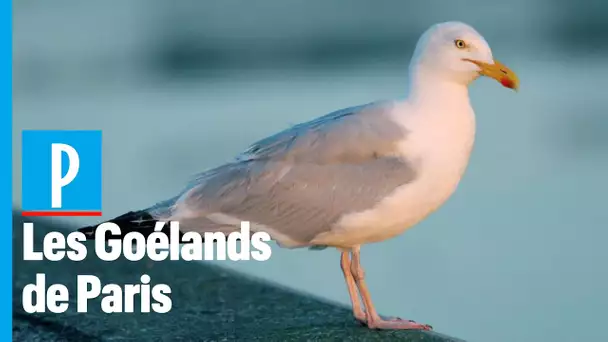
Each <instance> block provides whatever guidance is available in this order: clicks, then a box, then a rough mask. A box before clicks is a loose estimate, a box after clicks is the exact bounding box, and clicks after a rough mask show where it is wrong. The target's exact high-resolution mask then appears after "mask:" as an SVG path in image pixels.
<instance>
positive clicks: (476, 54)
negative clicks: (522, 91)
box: [412, 22, 519, 90]
mask: <svg viewBox="0 0 608 342" xmlns="http://www.w3.org/2000/svg"><path fill="white" fill-rule="evenodd" d="M412 62H413V63H414V64H415V66H416V67H418V68H424V69H425V70H426V71H430V72H433V73H440V74H442V75H444V76H445V77H449V78H450V79H453V80H454V81H457V82H460V83H463V84H467V85H468V84H469V83H471V82H472V81H474V80H475V79H477V78H478V77H479V76H487V77H490V78H493V79H495V80H497V81H498V82H499V83H500V84H502V85H503V86H505V87H507V88H511V89H515V90H517V89H518V87H519V79H518V78H517V75H516V74H515V73H514V72H513V71H512V70H511V69H509V68H508V67H506V66H505V65H504V64H502V63H500V62H499V61H497V60H495V59H494V57H493V55H492V50H491V49H490V46H489V45H488V43H487V42H486V40H485V39H484V38H483V37H482V36H481V35H480V34H479V33H478V32H477V31H476V30H475V29H474V28H472V27H471V26H469V25H467V24H464V23H460V22H446V23H441V24H437V25H434V26H432V27H431V28H429V29H428V30H427V31H426V32H425V33H424V34H423V35H422V36H421V37H420V40H419V41H418V44H417V45H416V51H415V52H414V58H413V60H412Z"/></svg>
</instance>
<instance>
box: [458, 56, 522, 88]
mask: <svg viewBox="0 0 608 342" xmlns="http://www.w3.org/2000/svg"><path fill="white" fill-rule="evenodd" d="M465 60H466V61H468V62H471V63H473V64H475V65H477V66H478V67H479V69H480V70H479V74H480V75H483V76H488V77H490V78H493V79H495V80H497V81H498V82H499V83H500V84H502V85H503V86H504V87H507V88H510V89H513V90H518V89H519V79H518V78H517V75H516V74H515V73H514V72H513V71H512V70H511V69H509V68H508V67H507V66H506V65H504V64H502V63H500V62H499V61H497V60H494V63H493V64H490V63H485V62H481V61H476V60H473V59H465Z"/></svg>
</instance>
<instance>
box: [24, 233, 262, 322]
mask: <svg viewBox="0 0 608 342" xmlns="http://www.w3.org/2000/svg"><path fill="white" fill-rule="evenodd" d="M164 225H165V223H164V222H157V223H156V224H155V227H154V232H152V233H151V234H150V235H148V236H147V237H144V235H143V234H141V233H140V232H137V231H132V232H129V233H127V234H125V235H124V237H122V239H109V240H108V239H106V234H107V233H110V234H112V235H120V227H119V226H118V225H116V224H115V223H112V222H106V223H102V224H100V225H99V226H98V227H97V229H96V230H95V237H94V240H95V246H94V250H95V254H96V255H97V257H98V258H99V259H101V260H103V261H108V262H111V261H115V260H117V259H118V258H120V257H121V255H122V256H124V258H125V259H127V260H129V261H139V260H142V259H143V258H144V257H145V256H147V257H148V258H149V259H150V260H152V261H163V260H167V259H169V260H185V261H201V260H226V259H229V260H232V261H241V260H252V259H253V260H255V261H266V260H268V259H269V258H270V256H271V254H272V250H271V248H270V245H269V244H268V242H269V241H270V235H269V234H268V233H266V232H255V233H253V234H250V227H249V222H246V221H243V222H241V229H240V231H234V232H232V233H230V234H228V236H226V235H225V234H224V233H222V232H205V233H202V234H201V233H197V232H186V233H184V235H183V236H182V237H181V242H180V236H179V235H180V232H179V222H175V221H171V222H169V228H170V229H169V234H168V235H167V234H166V232H162V229H163V227H164ZM86 240H87V238H86V236H85V234H84V233H82V232H78V231H75V232H71V233H69V234H68V235H67V236H66V235H65V234H62V233H60V232H49V233H47V234H46V235H45V236H44V239H43V247H42V251H40V250H35V247H34V224H33V223H30V222H25V223H24V224H23V260H25V261H42V260H48V261H60V260H63V259H64V258H66V257H67V258H68V259H70V260H72V261H76V262H78V261H82V260H84V259H85V258H86V256H87V247H86V246H85V244H84V242H85V241H86ZM239 240H240V241H239ZM180 243H184V245H183V246H182V245H180ZM107 267H112V265H111V264H108V265H107ZM139 281H140V282H139V283H138V284H124V285H122V286H121V285H118V284H102V282H101V280H100V279H99V278H98V277H97V276H95V275H92V274H87V275H85V274H80V275H77V283H76V291H77V294H76V303H77V312H87V311H88V306H89V300H92V299H95V298H98V297H100V296H101V302H100V304H99V305H100V306H101V310H102V311H103V312H106V313H121V312H128V313H131V312H135V311H138V312H142V313H147V312H150V311H153V312H156V313H166V312H169V311H170V310H171V307H172V301H171V287H170V286H169V285H167V284H156V285H151V284H150V282H151V279H150V276H149V275H147V274H142V275H141V277H140V278H139ZM136 298H139V304H140V305H137V306H138V307H137V308H136V307H135V306H136V305H135V302H136V301H135V299H136ZM95 302H97V301H95ZM22 303H23V309H24V311H25V312H27V313H44V312H47V310H48V311H50V312H52V313H63V312H65V311H67V310H68V308H69V306H70V296H69V291H68V288H67V286H65V285H63V284H52V285H50V286H48V285H47V284H46V275H45V274H44V273H38V274H36V282H35V283H33V284H27V285H26V286H25V287H24V288H23V293H22Z"/></svg>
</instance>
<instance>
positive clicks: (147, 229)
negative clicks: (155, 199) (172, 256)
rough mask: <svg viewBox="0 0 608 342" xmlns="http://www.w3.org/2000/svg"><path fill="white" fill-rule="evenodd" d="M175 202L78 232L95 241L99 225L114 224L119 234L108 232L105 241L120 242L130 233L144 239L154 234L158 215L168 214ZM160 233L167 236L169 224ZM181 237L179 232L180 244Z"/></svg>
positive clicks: (181, 233)
mask: <svg viewBox="0 0 608 342" xmlns="http://www.w3.org/2000/svg"><path fill="white" fill-rule="evenodd" d="M175 200H176V199H175V198H174V199H171V200H168V201H165V202H161V203H158V204H156V205H154V206H152V207H150V208H147V209H143V210H136V211H129V212H128V213H126V214H122V215H120V216H118V217H115V218H113V219H111V220H108V221H105V222H99V223H97V224H96V225H93V226H86V227H82V228H79V229H78V231H79V232H82V233H84V235H85V236H86V237H87V239H88V240H92V239H95V231H96V230H97V227H98V226H99V225H100V224H102V223H106V222H111V223H115V224H116V225H118V227H120V234H111V233H110V232H107V233H106V236H105V239H106V240H114V239H116V240H122V239H123V238H124V236H125V235H126V234H128V233H130V232H139V233H140V234H142V235H143V236H144V238H147V237H148V236H149V235H150V234H152V233H154V227H155V226H156V223H157V222H159V219H158V217H159V216H163V215H159V213H167V212H169V211H170V208H171V206H172V205H173V204H174V203H175ZM163 222H164V221H163ZM160 232H161V233H163V234H165V235H167V236H169V233H170V225H169V222H165V224H164V226H163V228H162V230H161V231H160ZM183 235H184V234H183V232H182V231H180V232H179V238H180V242H182V243H185V242H183V241H182V237H183Z"/></svg>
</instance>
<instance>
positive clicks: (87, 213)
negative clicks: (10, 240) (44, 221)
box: [21, 211, 101, 216]
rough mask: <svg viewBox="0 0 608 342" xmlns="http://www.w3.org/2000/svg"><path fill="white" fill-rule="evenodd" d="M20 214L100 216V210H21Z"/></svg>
mask: <svg viewBox="0 0 608 342" xmlns="http://www.w3.org/2000/svg"><path fill="white" fill-rule="evenodd" d="M21 215H22V216H101V211H23V212H21Z"/></svg>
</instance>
